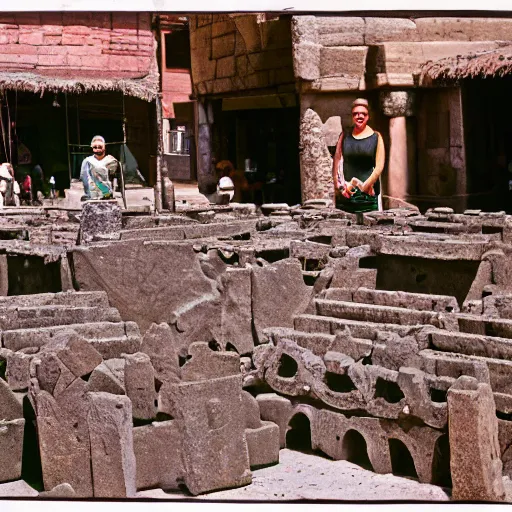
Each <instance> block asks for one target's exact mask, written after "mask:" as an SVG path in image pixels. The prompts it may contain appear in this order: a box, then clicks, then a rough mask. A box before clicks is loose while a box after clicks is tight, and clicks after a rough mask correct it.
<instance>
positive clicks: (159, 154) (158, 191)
mask: <svg viewBox="0 0 512 512" xmlns="http://www.w3.org/2000/svg"><path fill="white" fill-rule="evenodd" d="M155 103H156V126H157V150H156V183H155V210H156V211H157V212H160V211H162V166H163V138H162V132H163V130H162V93H160V92H159V93H158V95H157V97H156V102H155Z"/></svg>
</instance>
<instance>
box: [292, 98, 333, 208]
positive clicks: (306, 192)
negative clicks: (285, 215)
mask: <svg viewBox="0 0 512 512" xmlns="http://www.w3.org/2000/svg"><path fill="white" fill-rule="evenodd" d="M300 181H301V190H302V202H305V201H308V200H309V199H333V197H334V183H333V181H332V158H331V155H330V154H329V150H328V149H327V144H326V142H325V138H324V135H323V124H322V120H321V119H320V116H319V115H318V114H317V113H316V112H315V111H314V110H312V109H310V108H308V109H307V110H306V112H305V113H304V115H303V116H302V119H301V122H300Z"/></svg>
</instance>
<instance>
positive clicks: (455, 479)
mask: <svg viewBox="0 0 512 512" xmlns="http://www.w3.org/2000/svg"><path fill="white" fill-rule="evenodd" d="M447 401H448V436H449V439H450V468H451V475H452V484H453V489H452V498H453V499H454V500H462V501H503V499H504V498H505V488H504V486H503V477H502V462H501V459H500V446H499V441H498V419H497V418H496V405H495V403H494V395H493V393H492V390H491V386H489V384H485V383H481V382H480V383H479V382H477V380H476V379H475V378H473V377H467V376H462V377H459V378H458V379H457V381H456V382H455V383H454V384H453V385H452V387H451V388H450V389H449V390H448V400H447Z"/></svg>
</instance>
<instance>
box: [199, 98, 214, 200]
mask: <svg viewBox="0 0 512 512" xmlns="http://www.w3.org/2000/svg"><path fill="white" fill-rule="evenodd" d="M197 107H198V108H197V110H198V134H197V184H198V187H199V192H201V194H211V193H212V192H213V191H214V190H215V185H216V182H215V174H214V172H213V169H212V128H211V124H212V123H213V119H212V118H213V112H212V109H211V107H210V108H208V105H207V103H204V104H203V103H201V102H198V104H197Z"/></svg>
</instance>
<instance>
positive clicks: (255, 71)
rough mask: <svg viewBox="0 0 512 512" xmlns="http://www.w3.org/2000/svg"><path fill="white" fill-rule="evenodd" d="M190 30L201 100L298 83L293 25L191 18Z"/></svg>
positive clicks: (253, 17)
mask: <svg viewBox="0 0 512 512" xmlns="http://www.w3.org/2000/svg"><path fill="white" fill-rule="evenodd" d="M189 24H190V25H189V26H190V50H191V59H192V81H193V87H194V89H195V90H196V92H197V93H198V94H200V95H204V94H222V93H232V92H237V91H244V90H250V89H266V88H279V86H283V85H286V84H288V85H290V84H293V83H294V76H293V65H292V54H291V31H290V20H289V19H286V18H284V19H272V20H268V21H267V20H266V17H265V15H264V14H230V15H227V14H203V15H197V16H190V20H189ZM285 90H287V89H285ZM278 92H280V91H279V90H278Z"/></svg>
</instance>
